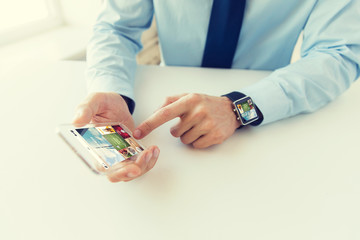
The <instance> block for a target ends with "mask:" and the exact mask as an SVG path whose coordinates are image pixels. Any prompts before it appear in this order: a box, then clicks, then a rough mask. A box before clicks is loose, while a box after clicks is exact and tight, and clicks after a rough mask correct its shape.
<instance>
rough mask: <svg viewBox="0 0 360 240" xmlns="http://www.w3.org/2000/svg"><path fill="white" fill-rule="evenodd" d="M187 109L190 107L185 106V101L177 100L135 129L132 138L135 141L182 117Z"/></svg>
mask: <svg viewBox="0 0 360 240" xmlns="http://www.w3.org/2000/svg"><path fill="white" fill-rule="evenodd" d="M189 107H190V106H189V105H188V104H186V101H182V99H179V100H178V101H176V102H174V103H172V104H170V105H168V106H166V107H164V108H161V109H159V110H158V111H157V112H155V113H154V114H153V115H151V116H150V117H149V118H148V119H147V120H145V121H144V122H143V123H141V124H140V125H139V126H138V127H137V128H136V129H135V131H134V133H133V135H134V137H135V138H137V139H140V138H143V137H145V136H146V135H148V134H149V133H150V132H151V131H153V130H154V129H155V128H157V127H159V126H161V125H162V124H164V123H166V122H168V121H170V120H172V119H174V118H176V117H179V116H181V115H183V114H184V113H185V112H187V111H188V109H189Z"/></svg>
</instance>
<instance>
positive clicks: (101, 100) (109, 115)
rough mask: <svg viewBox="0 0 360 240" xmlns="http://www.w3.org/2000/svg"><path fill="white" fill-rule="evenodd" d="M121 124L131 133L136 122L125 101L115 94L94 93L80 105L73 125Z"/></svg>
mask: <svg viewBox="0 0 360 240" xmlns="http://www.w3.org/2000/svg"><path fill="white" fill-rule="evenodd" d="M90 122H91V123H105V122H121V123H123V124H124V125H125V126H126V127H127V128H129V129H130V130H131V131H133V130H134V128H135V124H134V120H133V118H132V116H131V114H130V112H129V109H128V106H127V104H126V102H125V100H124V99H123V98H122V97H121V96H120V95H119V94H118V93H115V92H99V93H92V94H90V95H89V96H87V98H86V99H85V100H84V101H83V102H82V103H80V104H79V105H78V107H77V110H76V115H75V117H74V120H73V124H76V125H85V124H88V123H90Z"/></svg>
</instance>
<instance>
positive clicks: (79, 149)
mask: <svg viewBox="0 0 360 240" xmlns="http://www.w3.org/2000/svg"><path fill="white" fill-rule="evenodd" d="M57 132H58V134H59V135H60V137H61V138H62V139H63V140H64V141H65V142H66V143H67V144H68V145H69V146H70V147H71V149H72V150H73V151H74V152H75V153H76V154H77V155H78V156H79V157H80V158H81V159H82V160H83V161H84V163H85V164H86V165H87V166H88V167H89V168H90V169H91V170H92V171H93V172H95V173H97V174H101V175H107V174H109V173H111V172H114V171H116V170H118V169H119V168H122V167H123V166H125V165H127V164H129V163H131V162H133V161H135V160H136V158H137V156H138V155H139V153H141V152H142V151H144V149H145V147H144V146H143V145H142V144H141V143H140V142H139V141H138V140H135V138H134V137H133V136H132V134H131V132H130V130H128V129H127V128H126V127H125V126H124V125H122V124H120V123H96V124H88V125H84V126H81V127H76V126H74V125H71V124H64V125H60V126H58V128H57Z"/></svg>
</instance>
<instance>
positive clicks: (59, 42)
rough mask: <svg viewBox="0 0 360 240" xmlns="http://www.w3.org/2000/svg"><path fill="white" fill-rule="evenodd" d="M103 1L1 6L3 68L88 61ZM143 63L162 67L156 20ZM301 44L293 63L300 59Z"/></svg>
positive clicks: (14, 1) (14, 0)
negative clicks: (52, 62)
mask: <svg viewBox="0 0 360 240" xmlns="http://www.w3.org/2000/svg"><path fill="white" fill-rule="evenodd" d="M101 2H102V0H91V1H88V0H76V1H73V0H31V1H28V0H11V1H6V2H5V1H4V0H2V3H1V5H0V64H1V65H0V66H1V68H2V69H6V68H7V67H8V66H9V65H10V66H11V65H18V64H24V63H27V62H29V61H32V60H41V61H44V60H45V61H54V60H55V61H56V60H79V61H84V60H86V45H87V42H88V39H89V37H90V34H91V30H92V25H93V24H94V22H95V19H96V16H97V13H98V11H99V9H100V7H101ZM299 39H300V38H299ZM142 41H143V45H144V48H143V50H142V52H140V54H139V55H138V57H137V61H138V63H140V64H155V65H156V64H159V63H160V52H159V47H158V38H157V31H156V24H155V20H154V22H153V24H152V27H151V28H150V29H149V30H148V31H146V32H145V33H144V34H143V37H142ZM299 48H300V42H299V44H298V45H297V46H296V48H295V51H294V56H293V61H295V60H296V59H298V58H299Z"/></svg>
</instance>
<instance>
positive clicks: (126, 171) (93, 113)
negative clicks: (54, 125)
mask: <svg viewBox="0 0 360 240" xmlns="http://www.w3.org/2000/svg"><path fill="white" fill-rule="evenodd" d="M90 122H91V123H102V122H121V123H123V124H124V125H125V126H127V127H128V128H129V129H130V130H131V131H133V130H134V128H135V125H134V120H133V118H132V116H131V114H130V112H129V110H128V107H127V104H126V102H125V100H124V99H123V98H122V97H121V96H120V95H119V94H117V93H112V92H106V93H93V94H90V95H89V96H88V97H87V98H86V99H85V100H84V101H83V102H82V103H80V104H79V106H78V107H77V109H76V114H75V118H74V120H73V124H74V125H77V126H81V125H85V124H87V123H90ZM159 154H160V150H159V148H158V147H157V146H151V147H149V148H147V149H145V150H144V151H143V152H142V153H141V154H140V155H139V157H138V158H137V159H136V161H135V162H133V163H129V164H127V165H126V166H124V167H123V168H121V169H120V170H118V171H116V172H115V173H113V174H111V175H109V176H108V179H109V180H110V181H111V182H120V181H124V182H127V181H131V180H133V179H135V178H137V177H139V176H141V175H143V174H145V173H146V172H148V171H149V170H150V169H151V168H153V167H154V165H155V163H156V161H157V159H158V157H159Z"/></svg>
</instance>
